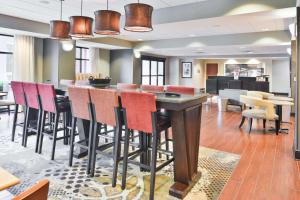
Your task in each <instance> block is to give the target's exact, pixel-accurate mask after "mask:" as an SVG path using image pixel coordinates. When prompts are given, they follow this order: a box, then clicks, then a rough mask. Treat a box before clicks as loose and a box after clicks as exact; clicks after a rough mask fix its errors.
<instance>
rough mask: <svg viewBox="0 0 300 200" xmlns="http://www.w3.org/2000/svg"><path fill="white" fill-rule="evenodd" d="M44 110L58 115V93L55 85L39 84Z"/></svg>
mask: <svg viewBox="0 0 300 200" xmlns="http://www.w3.org/2000/svg"><path fill="white" fill-rule="evenodd" d="M38 91H39V94H40V98H41V104H42V109H43V110H44V111H47V112H52V113H56V92H55V89H54V86H53V85H50V84H42V83H39V84H38Z"/></svg>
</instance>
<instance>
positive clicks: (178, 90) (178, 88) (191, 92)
mask: <svg viewBox="0 0 300 200" xmlns="http://www.w3.org/2000/svg"><path fill="white" fill-rule="evenodd" d="M167 91H168V92H176V93H180V94H188V95H194V94H195V88H193V87H182V86H168V87H167Z"/></svg>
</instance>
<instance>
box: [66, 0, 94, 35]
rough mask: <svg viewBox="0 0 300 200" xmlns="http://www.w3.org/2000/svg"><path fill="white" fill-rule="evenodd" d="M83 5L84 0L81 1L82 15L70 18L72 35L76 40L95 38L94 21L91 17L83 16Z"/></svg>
mask: <svg viewBox="0 0 300 200" xmlns="http://www.w3.org/2000/svg"><path fill="white" fill-rule="evenodd" d="M82 5H83V0H81V15H80V16H71V17H70V24H71V30H70V35H71V36H72V37H74V38H91V37H93V21H94V20H93V19H92V18H91V17H87V16H82Z"/></svg>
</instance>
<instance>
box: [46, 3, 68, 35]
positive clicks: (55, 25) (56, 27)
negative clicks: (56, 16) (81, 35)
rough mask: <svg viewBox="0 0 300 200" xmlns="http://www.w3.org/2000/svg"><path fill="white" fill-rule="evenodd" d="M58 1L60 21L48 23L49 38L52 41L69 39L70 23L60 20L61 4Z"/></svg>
mask: <svg viewBox="0 0 300 200" xmlns="http://www.w3.org/2000/svg"><path fill="white" fill-rule="evenodd" d="M63 1H64V0H60V20H52V21H50V37H51V38H53V39H69V38H70V36H69V32H70V23H69V22H67V21H63V20H62V8H63V7H62V4H63Z"/></svg>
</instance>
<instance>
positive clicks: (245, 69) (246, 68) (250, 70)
mask: <svg viewBox="0 0 300 200" xmlns="http://www.w3.org/2000/svg"><path fill="white" fill-rule="evenodd" d="M264 73H265V69H264V68H263V67H261V66H260V65H257V64H225V76H234V77H236V76H237V77H257V76H262V75H264Z"/></svg>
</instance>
